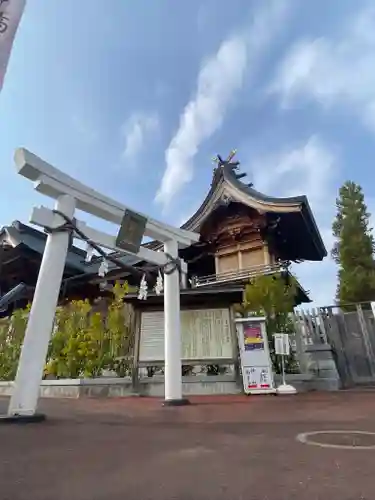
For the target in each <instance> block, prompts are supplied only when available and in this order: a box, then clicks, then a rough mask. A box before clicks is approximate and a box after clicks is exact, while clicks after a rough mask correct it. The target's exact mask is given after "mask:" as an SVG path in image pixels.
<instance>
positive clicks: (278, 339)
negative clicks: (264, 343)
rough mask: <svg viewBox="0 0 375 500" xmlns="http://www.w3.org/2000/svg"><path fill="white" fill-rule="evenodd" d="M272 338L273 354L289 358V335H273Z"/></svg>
mask: <svg viewBox="0 0 375 500" xmlns="http://www.w3.org/2000/svg"><path fill="white" fill-rule="evenodd" d="M273 338H274V342H275V354H278V355H281V356H289V354H290V342H289V335H288V334H287V333H275V334H274V336H273Z"/></svg>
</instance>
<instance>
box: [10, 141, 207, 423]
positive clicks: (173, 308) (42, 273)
mask: <svg viewBox="0 0 375 500" xmlns="http://www.w3.org/2000/svg"><path fill="white" fill-rule="evenodd" d="M15 163H16V166H17V170H18V173H19V174H20V175H22V176H24V177H26V178H27V179H30V180H31V181H34V182H35V185H34V188H35V189H36V191H38V192H40V193H42V194H44V195H46V196H49V197H51V198H54V199H56V204H55V210H56V211H58V212H61V213H62V214H64V215H65V216H66V217H67V218H69V219H73V218H74V213H75V209H79V210H83V211H85V212H87V213H90V214H92V215H95V216H97V217H99V218H101V219H104V220H106V221H109V222H114V223H116V224H121V221H122V218H123V216H124V213H125V211H126V210H129V209H128V207H126V206H125V205H122V204H121V203H118V202H116V201H115V200H113V199H111V198H108V197H107V196H104V195H102V194H101V193H99V192H97V191H95V190H93V189H91V188H89V187H87V186H85V185H84V184H82V183H80V182H79V181H77V180H75V179H73V178H72V177H70V176H69V175H67V174H65V173H63V172H61V171H60V170H58V169H56V168H54V167H53V166H51V165H49V164H48V163H46V162H45V161H43V160H41V159H40V158H38V157H37V156H36V155H34V154H33V153H31V152H29V151H27V150H26V149H23V148H20V149H17V150H16V152H15ZM138 215H141V216H142V217H145V218H146V219H147V222H146V226H145V235H146V236H149V237H151V238H154V239H156V240H158V241H162V242H163V243H164V252H155V251H152V250H149V249H147V248H144V247H141V248H140V249H139V252H138V253H137V254H136V255H137V256H138V257H140V258H141V259H142V260H146V261H148V262H151V263H154V264H157V265H158V266H164V265H165V264H167V263H168V262H169V260H168V257H167V255H166V254H168V255H169V256H171V257H172V258H173V259H178V248H179V247H186V246H189V245H191V244H192V243H194V242H197V241H198V240H199V235H198V234H197V233H193V232H190V231H184V230H181V229H178V228H174V227H171V226H169V225H167V224H163V223H161V222H158V221H156V220H153V219H151V218H149V217H147V216H144V215H142V214H138ZM74 221H75V224H76V227H77V228H78V229H79V230H81V231H82V232H83V233H84V234H85V235H86V236H87V237H88V238H89V239H90V240H92V241H93V242H95V243H96V244H97V245H99V246H101V247H105V248H107V249H111V250H115V251H119V252H122V253H126V252H125V251H124V250H122V249H121V248H118V247H117V246H116V237H115V236H111V235H108V234H105V233H103V232H101V231H97V230H96V229H93V228H91V227H88V226H86V224H85V223H84V222H80V221H77V220H76V219H74ZM30 222H32V223H34V224H37V225H39V226H42V227H45V228H50V229H58V228H61V227H62V226H63V225H64V224H65V222H66V221H65V220H64V219H63V218H62V217H61V215H58V214H56V213H54V212H53V211H52V210H50V209H48V208H45V207H39V208H34V209H33V212H32V216H31V219H30ZM69 240H70V234H69V232H67V231H52V232H50V233H49V234H48V236H47V242H46V246H45V249H44V254H43V258H42V262H41V266H40V270H39V276H38V281H37V284H36V288H35V292H34V299H33V303H32V306H31V310H30V315H29V320H28V324H27V328H26V333H25V339H24V343H23V346H22V351H21V356H20V360H19V365H18V370H17V376H16V379H15V383H14V389H13V394H12V397H11V399H10V403H9V408H8V416H9V417H14V416H19V417H32V416H34V415H36V409H37V403H38V395H39V387H40V384H41V381H42V377H43V368H44V364H45V360H46V356H47V349H48V343H49V340H50V337H51V332H52V328H53V322H54V317H55V311H56V306H57V301H58V297H59V291H60V286H61V281H62V277H63V273H64V268H65V260H66V256H67V251H68V246H69ZM133 255H134V254H133ZM183 264H184V263H183ZM185 266H186V264H185ZM164 317H165V332H164V336H165V404H166V405H179V404H184V402H186V400H184V399H183V397H182V373H181V332H180V276H179V271H178V269H175V270H174V271H173V272H172V273H171V274H167V273H165V274H164Z"/></svg>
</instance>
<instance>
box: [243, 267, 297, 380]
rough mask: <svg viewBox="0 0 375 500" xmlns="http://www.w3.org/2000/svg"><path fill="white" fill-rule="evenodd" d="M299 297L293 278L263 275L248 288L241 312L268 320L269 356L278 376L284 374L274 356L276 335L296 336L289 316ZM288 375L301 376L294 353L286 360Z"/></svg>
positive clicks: (252, 281)
mask: <svg viewBox="0 0 375 500" xmlns="http://www.w3.org/2000/svg"><path fill="white" fill-rule="evenodd" d="M296 295H297V285H296V281H295V279H294V278H293V276H289V282H288V283H286V281H285V278H284V277H283V276H281V274H274V275H260V276H257V277H256V278H254V279H252V280H251V282H250V283H249V284H248V285H246V288H245V292H244V299H243V303H242V306H241V307H240V308H239V312H241V313H242V314H243V313H247V314H249V313H255V314H256V315H262V316H265V318H266V328H267V336H268V341H269V348H270V355H271V359H272V363H273V366H274V369H275V371H276V373H280V371H281V360H280V359H279V356H276V355H275V349H274V342H273V335H274V334H275V333H294V324H293V321H292V319H291V316H290V313H291V312H292V311H293V308H294V305H295V300H296ZM285 369H286V371H287V373H295V372H298V365H297V363H296V360H295V356H294V354H293V353H291V354H290V356H289V357H288V359H286V360H285Z"/></svg>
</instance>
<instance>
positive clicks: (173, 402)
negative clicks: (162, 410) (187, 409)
mask: <svg viewBox="0 0 375 500" xmlns="http://www.w3.org/2000/svg"><path fill="white" fill-rule="evenodd" d="M189 404H190V401H189V400H188V399H186V398H181V399H165V400H164V401H163V406H165V407H168V406H188V405H189Z"/></svg>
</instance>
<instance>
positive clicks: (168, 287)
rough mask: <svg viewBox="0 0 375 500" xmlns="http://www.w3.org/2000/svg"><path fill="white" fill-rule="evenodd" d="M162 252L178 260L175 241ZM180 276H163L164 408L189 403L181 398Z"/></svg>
mask: <svg viewBox="0 0 375 500" xmlns="http://www.w3.org/2000/svg"><path fill="white" fill-rule="evenodd" d="M164 252H165V253H166V254H169V255H170V256H171V257H173V258H178V245H177V242H176V241H175V240H170V241H166V242H165V243H164ZM180 329H181V328H180V274H179V272H178V269H175V270H174V271H173V273H171V274H164V358H165V367H164V380H165V401H164V405H165V406H182V405H185V404H188V403H189V401H188V400H187V399H184V398H183V397H182V366H181V331H180Z"/></svg>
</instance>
